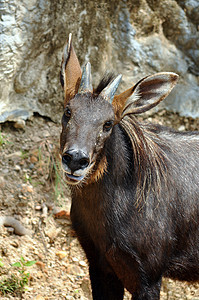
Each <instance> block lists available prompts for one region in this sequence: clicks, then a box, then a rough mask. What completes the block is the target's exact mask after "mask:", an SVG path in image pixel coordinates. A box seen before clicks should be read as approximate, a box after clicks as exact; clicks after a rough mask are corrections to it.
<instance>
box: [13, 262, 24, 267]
mask: <svg viewBox="0 0 199 300" xmlns="http://www.w3.org/2000/svg"><path fill="white" fill-rule="evenodd" d="M12 267H17V268H21V267H22V264H21V263H20V262H19V261H17V262H16V263H14V264H12Z"/></svg>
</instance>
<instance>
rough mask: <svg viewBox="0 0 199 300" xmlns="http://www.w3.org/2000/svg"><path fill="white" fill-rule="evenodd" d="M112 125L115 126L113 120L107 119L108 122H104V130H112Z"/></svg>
mask: <svg viewBox="0 0 199 300" xmlns="http://www.w3.org/2000/svg"><path fill="white" fill-rule="evenodd" d="M112 127H113V121H107V122H106V123H104V126H103V130H104V131H105V132H108V131H109V130H111V128H112Z"/></svg>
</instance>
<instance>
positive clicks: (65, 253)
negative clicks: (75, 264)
mask: <svg viewBox="0 0 199 300" xmlns="http://www.w3.org/2000/svg"><path fill="white" fill-rule="evenodd" d="M55 254H56V255H57V256H58V257H59V259H63V258H64V257H66V256H67V252H66V251H63V250H60V251H58V252H56V253H55Z"/></svg>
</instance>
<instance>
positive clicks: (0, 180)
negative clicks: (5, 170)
mask: <svg viewBox="0 0 199 300" xmlns="http://www.w3.org/2000/svg"><path fill="white" fill-rule="evenodd" d="M5 184H6V182H5V179H4V178H3V176H0V188H4V187H5Z"/></svg>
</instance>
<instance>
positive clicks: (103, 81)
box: [94, 73, 115, 96]
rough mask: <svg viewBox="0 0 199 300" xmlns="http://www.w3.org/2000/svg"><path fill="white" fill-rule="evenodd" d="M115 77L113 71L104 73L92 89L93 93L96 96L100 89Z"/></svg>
mask: <svg viewBox="0 0 199 300" xmlns="http://www.w3.org/2000/svg"><path fill="white" fill-rule="evenodd" d="M114 78H115V75H114V74H113V73H106V74H104V76H103V78H102V79H101V80H100V83H99V84H98V86H97V87H96V89H95V90H94V94H95V95H96V96H98V95H99V94H100V93H101V91H102V90H103V89H104V88H105V87H106V86H107V85H108V84H109V83H110V82H111V81H112V80H113V79H114Z"/></svg>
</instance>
